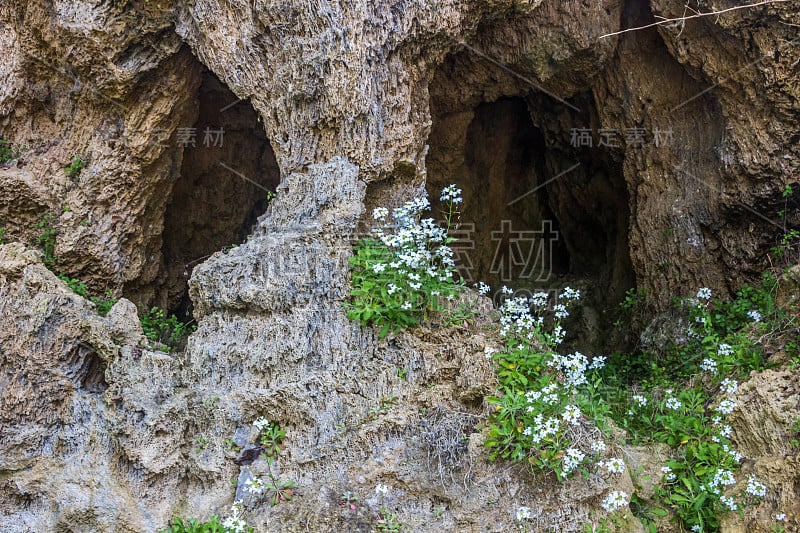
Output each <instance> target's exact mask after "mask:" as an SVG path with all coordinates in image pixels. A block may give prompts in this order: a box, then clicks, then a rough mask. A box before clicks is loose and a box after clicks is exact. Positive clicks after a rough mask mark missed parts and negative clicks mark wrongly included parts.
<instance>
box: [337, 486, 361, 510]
mask: <svg viewBox="0 0 800 533" xmlns="http://www.w3.org/2000/svg"><path fill="white" fill-rule="evenodd" d="M359 500H360V498H359V497H358V494H356V493H355V492H351V491H349V490H346V491H344V492H343V493H342V495H341V496H340V497H339V505H341V506H342V507H347V508H348V509H350V510H351V511H355V510H357V509H358V502H359Z"/></svg>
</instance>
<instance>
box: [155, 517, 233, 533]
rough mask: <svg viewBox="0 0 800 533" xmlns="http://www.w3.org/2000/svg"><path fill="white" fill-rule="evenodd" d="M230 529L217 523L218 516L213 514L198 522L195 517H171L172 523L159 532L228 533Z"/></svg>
mask: <svg viewBox="0 0 800 533" xmlns="http://www.w3.org/2000/svg"><path fill="white" fill-rule="evenodd" d="M229 531H230V530H229V529H228V528H226V527H225V526H223V525H222V524H220V523H219V517H218V516H216V515H214V516H212V517H211V518H209V520H208V521H207V522H200V521H199V520H197V519H195V518H188V519H185V520H184V519H183V518H173V520H172V525H170V527H168V528H167V529H163V530H161V531H160V532H159V533H228V532H229Z"/></svg>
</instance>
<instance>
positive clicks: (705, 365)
mask: <svg viewBox="0 0 800 533" xmlns="http://www.w3.org/2000/svg"><path fill="white" fill-rule="evenodd" d="M700 370H703V371H705V372H711V373H712V374H716V373H717V362H716V361H714V360H713V359H711V358H710V357H706V358H705V359H703V362H702V363H700Z"/></svg>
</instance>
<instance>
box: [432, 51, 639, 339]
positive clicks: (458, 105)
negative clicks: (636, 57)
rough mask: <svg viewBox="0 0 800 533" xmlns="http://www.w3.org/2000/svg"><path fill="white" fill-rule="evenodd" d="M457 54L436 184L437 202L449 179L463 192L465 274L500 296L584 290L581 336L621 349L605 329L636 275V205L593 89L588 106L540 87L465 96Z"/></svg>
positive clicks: (438, 133)
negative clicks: (631, 230) (569, 104)
mask: <svg viewBox="0 0 800 533" xmlns="http://www.w3.org/2000/svg"><path fill="white" fill-rule="evenodd" d="M457 63H458V62H457V61H455V64H457ZM452 65H453V62H452V61H451V63H450V65H449V66H450V68H444V69H442V70H441V71H440V72H438V73H437V74H436V75H435V76H434V80H433V82H432V85H431V89H430V93H431V114H432V126H431V133H430V137H429V142H428V145H429V151H428V155H427V158H426V167H427V181H426V188H427V192H428V195H429V197H430V198H431V201H432V203H433V207H434V210H435V211H436V210H439V209H441V208H442V207H443V206H441V205H437V204H438V202H437V200H438V198H439V192H440V191H441V189H442V188H443V187H444V186H446V185H448V184H450V183H455V184H456V185H457V186H458V187H459V188H461V189H462V191H463V198H464V201H463V204H462V206H463V208H462V213H461V225H460V227H459V228H458V231H457V234H456V235H453V236H454V237H456V239H457V240H456V241H455V242H454V243H453V247H454V251H455V255H456V257H457V263H458V267H459V271H460V274H461V275H462V277H463V278H464V279H465V281H466V282H467V283H468V284H470V285H471V284H473V283H476V282H479V281H483V282H485V283H487V284H489V285H490V286H491V287H492V289H493V295H494V297H495V302H499V300H500V298H501V297H502V296H501V293H500V288H501V287H502V286H504V285H505V286H508V287H510V288H512V289H514V290H515V292H516V294H518V295H528V296H529V295H531V294H532V293H533V292H538V291H544V292H550V293H556V292H558V291H559V290H560V289H563V288H564V287H566V286H571V287H573V288H578V289H581V292H582V294H583V296H584V297H583V302H582V304H581V306H580V310H579V313H578V314H576V316H575V319H576V322H577V324H576V325H577V327H574V326H573V328H574V329H575V332H576V334H574V335H571V337H572V339H571V340H572V341H573V343H574V346H575V347H576V348H577V349H585V350H607V349H609V348H613V347H614V344H615V342H616V341H614V340H612V339H609V336H608V335H607V334H605V333H603V332H604V330H607V327H608V326H610V324H611V322H612V321H613V319H614V318H615V316H616V310H617V304H618V302H620V301H621V300H622V298H624V296H625V291H626V290H628V289H629V288H631V287H633V286H634V285H635V277H634V273H633V267H632V265H631V261H630V253H629V249H628V246H629V243H628V224H629V213H630V211H629V209H630V208H629V199H628V191H627V186H626V183H625V179H624V174H623V168H622V163H623V159H624V153H623V149H622V148H621V147H620V145H617V146H614V143H612V142H610V139H608V138H605V139H602V138H601V137H600V134H602V133H603V132H602V128H601V126H600V125H599V119H598V118H597V113H596V110H595V108H594V101H593V99H592V95H591V92H590V91H586V92H585V93H580V94H578V95H576V96H574V97H573V98H571V100H572V101H574V103H575V104H576V105H575V106H574V107H575V108H576V109H581V110H582V111H581V112H580V113H578V112H574V111H573V110H571V109H566V108H565V109H556V107H557V106H559V105H561V104H558V103H557V102H554V101H553V100H552V99H551V97H549V96H547V95H545V94H542V93H540V92H537V91H535V90H533V89H531V90H529V91H528V92H525V93H522V94H516V95H513V94H512V95H511V96H509V95H508V94H500V95H498V96H497V97H496V98H486V97H485V96H484V95H485V94H486V93H487V92H489V93H491V91H485V90H482V91H477V92H476V93H477V96H476V95H475V94H472V95H469V94H467V95H464V93H463V91H459V90H458V89H457V86H458V85H459V73H458V71H457V70H458V69H457V68H456V69H454V68H452ZM453 95H460V98H461V99H462V101H460V102H459V101H458V100H456V99H455V98H454V97H453ZM562 107H564V106H562ZM586 135H588V136H589V137H586ZM589 138H591V141H589ZM602 141H605V142H602Z"/></svg>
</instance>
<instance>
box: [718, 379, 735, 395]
mask: <svg viewBox="0 0 800 533" xmlns="http://www.w3.org/2000/svg"><path fill="white" fill-rule="evenodd" d="M720 386H721V387H722V390H724V391H725V394H736V391H737V390H739V383H738V382H737V381H736V380H735V379H730V378H725V379H723V380H722V383H721V384H720Z"/></svg>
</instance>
